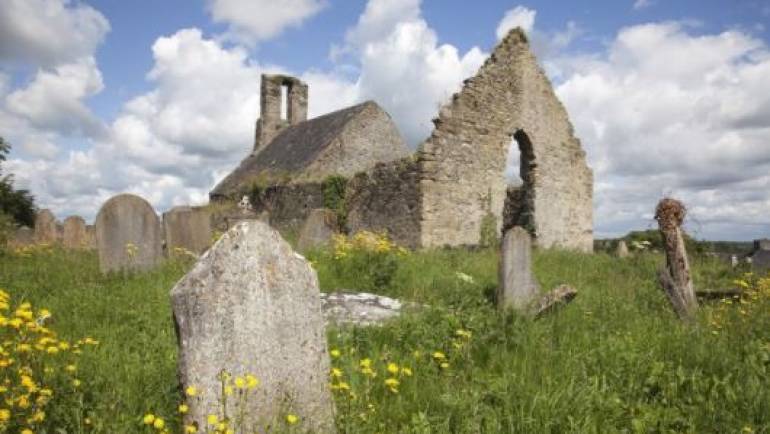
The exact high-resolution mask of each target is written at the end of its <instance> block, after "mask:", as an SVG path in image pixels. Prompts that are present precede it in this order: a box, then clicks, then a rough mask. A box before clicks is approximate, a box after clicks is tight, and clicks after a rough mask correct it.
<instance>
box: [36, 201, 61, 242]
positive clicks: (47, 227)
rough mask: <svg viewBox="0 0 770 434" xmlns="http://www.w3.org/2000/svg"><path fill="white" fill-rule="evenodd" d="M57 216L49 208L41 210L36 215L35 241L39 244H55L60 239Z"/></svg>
mask: <svg viewBox="0 0 770 434" xmlns="http://www.w3.org/2000/svg"><path fill="white" fill-rule="evenodd" d="M58 232H59V231H58V229H57V227H56V217H54V215H53V213H52V212H51V211H50V210H48V209H43V210H40V212H38V213H37V216H36V217H35V242H36V243H38V244H54V243H56V242H57V241H58Z"/></svg>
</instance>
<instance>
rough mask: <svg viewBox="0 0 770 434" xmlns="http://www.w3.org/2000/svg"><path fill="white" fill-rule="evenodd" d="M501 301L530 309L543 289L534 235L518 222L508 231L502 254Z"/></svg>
mask: <svg viewBox="0 0 770 434" xmlns="http://www.w3.org/2000/svg"><path fill="white" fill-rule="evenodd" d="M499 273H500V276H499V279H500V284H499V287H498V293H497V304H498V306H499V307H501V308H508V307H512V308H514V309H517V310H522V311H523V310H526V309H527V308H528V307H529V305H530V304H531V303H532V301H533V300H534V298H535V297H537V295H538V293H539V292H540V290H539V287H538V285H537V281H536V280H535V277H534V276H533V274H532V236H531V235H530V234H529V232H527V231H526V230H525V229H524V228H522V227H520V226H514V227H512V228H510V229H508V231H506V232H505V235H504V236H503V241H502V245H501V255H500V270H499Z"/></svg>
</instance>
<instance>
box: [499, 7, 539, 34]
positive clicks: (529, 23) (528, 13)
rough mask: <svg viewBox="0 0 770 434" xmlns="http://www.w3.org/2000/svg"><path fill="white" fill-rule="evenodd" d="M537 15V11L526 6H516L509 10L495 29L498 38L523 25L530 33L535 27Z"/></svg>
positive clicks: (526, 31)
mask: <svg viewBox="0 0 770 434" xmlns="http://www.w3.org/2000/svg"><path fill="white" fill-rule="evenodd" d="M535 15H537V11H535V10H533V9H529V8H526V7H524V6H516V7H515V8H513V9H510V10H508V11H507V12H506V13H505V15H504V16H503V19H502V20H500V24H498V25H497V30H496V31H495V34H496V35H497V39H498V40H499V39H503V38H504V37H505V35H507V34H508V32H509V31H511V29H514V28H516V27H521V28H522V30H524V32H525V33H527V34H530V33H531V32H532V29H533V28H534V27H535Z"/></svg>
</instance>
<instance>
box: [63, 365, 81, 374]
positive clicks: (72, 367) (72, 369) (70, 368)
mask: <svg viewBox="0 0 770 434" xmlns="http://www.w3.org/2000/svg"><path fill="white" fill-rule="evenodd" d="M77 369H78V367H77V366H75V365H67V366H65V367H64V370H65V371H67V372H69V373H73V372H75V371H77Z"/></svg>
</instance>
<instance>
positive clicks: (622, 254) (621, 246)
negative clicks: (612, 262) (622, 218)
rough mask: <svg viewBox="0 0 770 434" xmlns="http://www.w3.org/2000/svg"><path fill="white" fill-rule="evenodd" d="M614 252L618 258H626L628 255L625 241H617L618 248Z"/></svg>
mask: <svg viewBox="0 0 770 434" xmlns="http://www.w3.org/2000/svg"><path fill="white" fill-rule="evenodd" d="M615 254H616V255H617V256H618V258H627V257H628V254H629V253H628V246H627V245H626V242H625V241H624V240H620V241H618V248H617V250H616V251H615Z"/></svg>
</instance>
